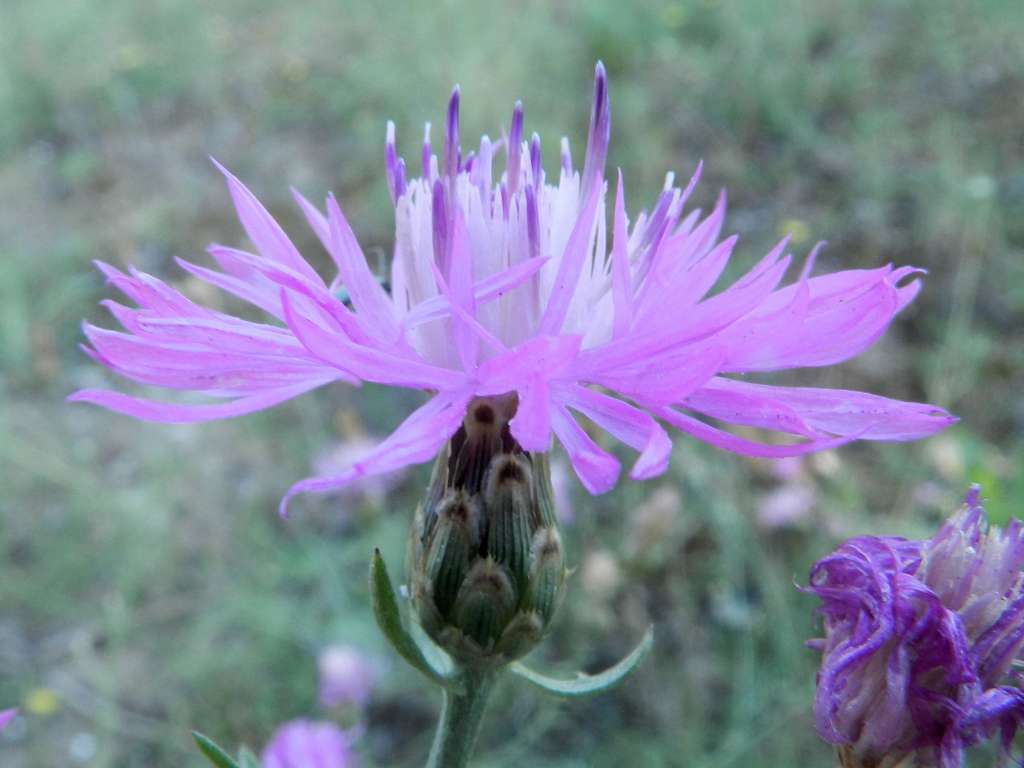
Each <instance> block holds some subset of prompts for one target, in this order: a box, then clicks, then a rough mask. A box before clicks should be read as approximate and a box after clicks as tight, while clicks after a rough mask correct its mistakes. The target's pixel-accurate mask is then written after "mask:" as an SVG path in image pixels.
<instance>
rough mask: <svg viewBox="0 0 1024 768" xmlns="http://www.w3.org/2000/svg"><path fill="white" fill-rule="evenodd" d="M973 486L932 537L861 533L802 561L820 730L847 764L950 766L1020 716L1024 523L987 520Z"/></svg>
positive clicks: (1011, 727) (1005, 736)
mask: <svg viewBox="0 0 1024 768" xmlns="http://www.w3.org/2000/svg"><path fill="white" fill-rule="evenodd" d="M978 496H979V491H978V489H977V487H975V488H973V489H972V490H971V492H970V493H969V494H968V495H967V498H966V499H965V504H964V506H963V508H962V509H961V510H960V511H959V512H958V513H956V514H955V515H954V516H953V517H951V518H950V519H949V520H948V521H947V522H946V523H945V524H944V525H943V526H942V527H941V528H940V529H939V531H938V533H936V534H935V536H933V537H932V538H931V539H926V540H924V541H907V540H905V539H900V538H894V537H877V536H860V537H857V538H854V539H850V540H849V541H847V542H846V543H844V544H842V545H841V546H840V547H839V548H838V549H837V550H836V551H835V552H833V553H832V554H831V555H829V556H828V557H825V558H823V559H822V560H819V561H818V562H817V563H816V564H815V565H814V567H813V568H812V569H811V576H810V585H809V587H808V588H807V590H808V591H809V592H812V593H814V594H816V595H817V596H818V597H819V598H820V599H821V601H822V607H821V609H820V612H821V614H822V615H823V616H824V628H825V637H824V638H823V639H821V640H815V641H812V642H811V643H810V645H811V646H812V647H814V648H816V649H818V650H820V651H821V652H822V664H821V671H820V673H819V675H818V687H817V697H816V699H815V720H816V725H817V729H818V733H819V734H820V735H821V736H822V738H824V739H825V740H826V741H829V742H831V743H833V744H836V745H837V747H838V749H839V753H840V759H841V760H842V762H843V765H844V766H846V767H847V768H878V767H881V766H895V765H898V764H900V762H901V761H903V760H905V759H907V758H910V757H912V758H913V759H914V760H915V762H914V765H922V766H941V768H955V767H957V766H960V765H961V764H962V759H963V751H964V749H965V748H966V747H969V746H972V745H974V744H977V743H979V742H981V741H983V740H985V739H987V738H989V737H991V736H992V735H994V733H996V732H997V731H998V732H1000V733H1001V737H1002V744H1003V748H1004V750H1005V749H1007V748H1008V747H1009V744H1010V741H1011V739H1012V737H1013V734H1014V732H1015V730H1016V728H1017V726H1018V725H1019V724H1020V723H1021V722H1022V721H1024V691H1022V690H1021V689H1020V687H1019V683H1020V680H1019V675H1018V673H1016V672H1014V671H1013V670H1012V665H1013V663H1014V662H1015V661H1016V660H1018V659H1019V657H1020V655H1021V651H1022V647H1024V572H1022V569H1024V526H1022V525H1021V523H1020V521H1018V520H1015V519H1014V520H1011V521H1010V523H1009V524H1008V525H1007V527H1006V528H1005V529H1000V528H998V527H995V526H989V525H988V524H987V523H986V521H985V515H984V510H983V509H982V507H981V505H980V503H979V500H978Z"/></svg>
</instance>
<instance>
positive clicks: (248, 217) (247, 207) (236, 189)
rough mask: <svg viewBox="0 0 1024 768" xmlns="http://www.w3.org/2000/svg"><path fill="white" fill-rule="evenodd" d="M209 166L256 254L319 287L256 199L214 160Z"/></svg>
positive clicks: (310, 269) (299, 255)
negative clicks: (225, 187)
mask: <svg viewBox="0 0 1024 768" xmlns="http://www.w3.org/2000/svg"><path fill="white" fill-rule="evenodd" d="M211 160H212V158H211ZM213 164H214V165H215V166H217V169H218V170H219V171H220V172H221V173H223V174H224V178H225V179H226V180H227V183H228V190H230V192H231V199H232V200H233V201H234V203H235V210H236V211H238V219H239V221H241V222H242V227H243V228H244V229H245V233H246V234H247V235H248V236H249V239H250V240H252V242H253V244H254V245H255V246H256V249H257V250H258V251H259V252H260V254H261V255H262V256H263V257H264V258H267V259H272V260H273V261H277V262H279V263H281V264H284V265H287V266H289V267H291V268H292V269H294V270H295V271H296V272H298V273H299V274H301V275H303V276H304V277H305V278H307V279H308V280H311V281H313V282H315V283H319V284H320V285H323V281H322V280H321V279H320V276H319V275H318V274H317V273H316V271H315V270H314V269H313V268H312V267H311V266H309V264H308V263H307V262H306V260H305V259H304V258H302V255H301V254H300V253H299V252H298V250H297V249H296V248H295V246H294V245H293V244H292V241H291V240H289V239H288V235H286V234H285V233H284V230H283V229H281V227H280V226H279V225H278V223H277V222H276V221H274V218H273V217H272V216H271V215H270V214H269V213H268V212H267V209H266V208H264V207H263V205H262V204H261V203H260V201H259V200H257V199H256V196H255V195H254V194H253V193H252V192H250V191H249V190H248V189H247V188H246V186H245V185H244V184H243V183H242V182H241V181H239V180H238V179H237V178H236V177H235V176H234V175H233V174H232V173H231V172H230V171H228V169H227V168H225V167H224V166H223V165H221V164H220V163H218V162H217V161H216V160H213Z"/></svg>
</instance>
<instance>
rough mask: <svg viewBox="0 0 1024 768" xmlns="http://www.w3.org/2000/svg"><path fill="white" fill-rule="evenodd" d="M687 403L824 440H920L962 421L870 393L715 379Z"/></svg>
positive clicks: (722, 416)
mask: <svg viewBox="0 0 1024 768" xmlns="http://www.w3.org/2000/svg"><path fill="white" fill-rule="evenodd" d="M685 405H686V406H687V407H689V408H693V409H694V410H697V411H700V412H701V413H705V414H707V415H708V416H711V417H713V418H716V419H720V420H722V421H728V422H731V423H733V424H743V425H746V426H753V427H761V428H765V429H777V430H780V431H783V432H790V433H793V434H799V435H803V436H805V437H820V436H821V435H822V434H823V433H824V434H830V435H851V434H856V435H858V436H859V438H860V439H861V440H917V439H919V438H922V437H926V436H928V435H932V434H934V433H936V432H938V431H940V430H942V429H944V428H946V427H947V426H949V425H950V424H952V423H954V422H955V421H956V419H955V418H954V417H953V416H950V415H949V414H948V413H946V411H944V410H942V409H941V408H937V407H935V406H933V405H927V404H925V403H909V402H903V401H900V400H891V399H889V398H886V397H880V396H878V395H871V394H867V393H865V392H853V391H850V390H845V389H818V388H814V387H777V386H767V385H764V384H752V383H749V382H744V381H735V380H733V379H723V378H714V379H712V380H711V381H710V382H709V383H708V385H707V386H705V387H703V388H701V389H699V390H698V391H696V392H694V393H693V394H692V395H690V396H689V397H688V398H687V399H686V402H685Z"/></svg>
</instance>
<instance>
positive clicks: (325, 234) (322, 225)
mask: <svg viewBox="0 0 1024 768" xmlns="http://www.w3.org/2000/svg"><path fill="white" fill-rule="evenodd" d="M290 190H291V193H292V199H294V200H295V202H296V203H298V206H299V208H300V209H302V214H303V216H305V217H306V222H307V223H308V224H309V227H310V229H312V230H313V233H314V234H315V235H316V238H317V240H319V241H320V244H321V245H322V246H323V247H324V249H325V250H326V251H327V253H328V254H330V256H331V258H332V259H333V260H334V263H335V265H336V266H337V267H338V268H339V269H340V268H341V262H340V261H339V260H338V258H337V257H336V255H335V250H334V248H333V247H332V244H331V225H330V224H328V223H327V217H326V216H324V215H323V214H322V213H320V209H319V208H317V207H316V206H315V205H313V204H312V203H311V202H309V200H307V199H306V198H304V197H303V196H302V195H301V194H299V191H298V190H297V189H295V187H290Z"/></svg>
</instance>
